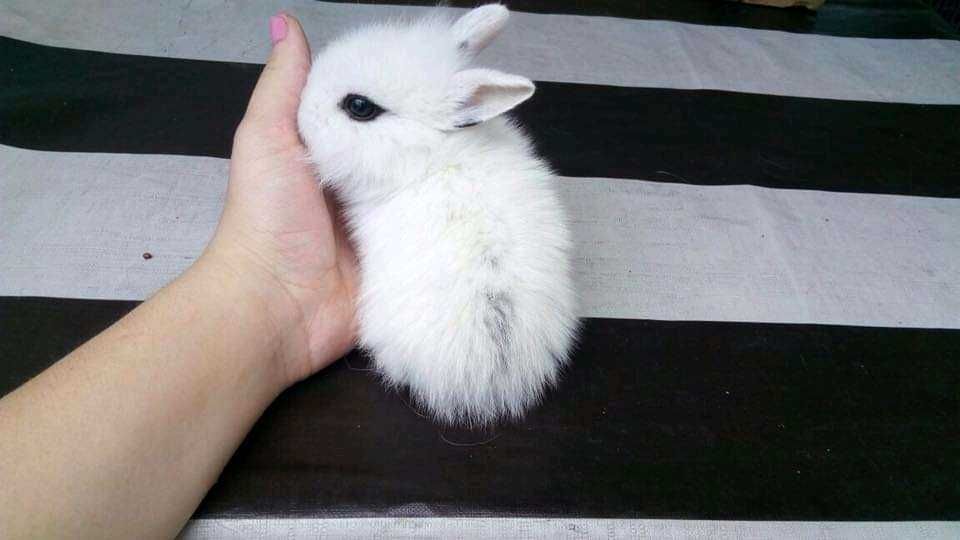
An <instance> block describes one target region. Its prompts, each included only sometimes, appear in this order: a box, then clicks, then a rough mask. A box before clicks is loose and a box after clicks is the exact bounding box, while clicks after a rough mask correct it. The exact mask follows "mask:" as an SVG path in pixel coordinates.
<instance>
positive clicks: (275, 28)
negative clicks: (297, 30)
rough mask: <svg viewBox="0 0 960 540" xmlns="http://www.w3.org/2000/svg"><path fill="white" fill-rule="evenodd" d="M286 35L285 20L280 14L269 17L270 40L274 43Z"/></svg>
mask: <svg viewBox="0 0 960 540" xmlns="http://www.w3.org/2000/svg"><path fill="white" fill-rule="evenodd" d="M285 37H287V20H286V19H284V18H283V16H282V15H274V16H273V17H270V41H271V42H272V43H273V44H274V45H276V44H277V43H279V42H280V41H282V40H283V38H285Z"/></svg>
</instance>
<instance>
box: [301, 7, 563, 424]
mask: <svg viewBox="0 0 960 540" xmlns="http://www.w3.org/2000/svg"><path fill="white" fill-rule="evenodd" d="M508 15H509V12H508V11H507V9H506V8H504V7H503V6H501V5H498V4H490V5H485V6H482V7H479V8H476V9H474V10H472V11H469V12H467V13H466V14H465V15H463V16H462V17H461V18H460V19H458V20H456V21H455V22H452V23H451V21H449V20H446V19H445V18H444V17H443V16H442V15H441V14H440V13H439V12H434V13H433V14H431V15H429V16H427V17H425V18H423V19H420V20H416V21H412V22H399V21H391V22H384V23H380V24H376V25H372V26H368V27H364V28H360V29H358V30H355V31H353V32H351V33H349V34H347V35H345V36H343V37H341V38H340V39H338V40H336V41H334V42H332V43H330V44H328V45H327V46H326V47H325V48H324V49H323V50H322V51H321V52H320V53H319V54H318V55H317V56H316V59H315V60H314V62H313V67H312V69H311V71H310V75H309V78H308V80H307V85H306V87H305V88H304V91H303V95H302V102H301V105H300V110H299V116H298V122H299V126H300V132H301V135H302V137H303V140H304V142H305V143H306V145H307V148H308V150H309V153H310V160H311V161H312V163H313V164H314V165H315V167H316V171H317V173H318V175H319V178H320V181H321V183H322V185H323V186H324V187H326V188H329V189H332V190H333V192H334V193H335V194H336V196H337V197H338V199H339V200H340V201H341V203H342V204H343V206H344V209H345V219H346V221H347V226H348V229H349V231H350V234H351V237H352V239H353V241H354V243H355V246H356V248H357V252H358V256H359V259H360V281H361V285H360V298H359V300H358V310H359V311H358V319H359V336H360V339H359V344H360V346H361V347H362V348H364V349H366V350H367V351H368V352H370V353H372V355H373V357H374V364H375V366H376V368H377V370H378V371H379V372H380V373H381V374H382V376H383V377H384V378H385V380H386V381H387V382H388V383H390V384H391V385H393V386H396V387H407V388H409V390H410V393H411V395H412V396H413V398H414V399H415V400H416V402H417V403H418V404H420V405H421V406H423V407H424V408H425V409H426V410H428V411H429V412H431V413H432V414H433V415H434V416H435V417H436V418H437V419H439V420H440V421H442V422H445V423H450V424H466V425H483V424H490V423H493V422H495V421H497V420H501V419H519V418H520V417H522V415H523V414H524V412H526V411H527V409H529V408H530V407H531V406H533V405H535V404H536V403H537V402H538V401H539V399H540V398H541V396H542V395H543V393H544V390H545V389H546V388H547V387H549V386H551V385H553V384H554V383H555V382H556V381H557V377H558V372H559V370H560V369H561V367H562V366H563V365H564V363H565V362H566V361H567V358H568V355H569V353H570V348H571V346H572V344H573V341H574V337H575V333H576V329H577V325H578V321H577V318H576V316H575V314H574V310H575V298H574V292H573V286H572V283H571V269H570V248H571V245H570V244H571V242H570V234H569V232H568V228H567V223H566V217H565V215H564V210H563V208H562V206H561V204H560V201H559V200H558V197H557V194H556V193H555V189H554V184H555V182H556V180H555V178H554V176H553V174H552V173H551V171H550V169H549V167H548V166H547V165H546V164H545V163H544V162H543V161H542V160H541V159H539V158H538V157H536V156H535V155H534V153H533V149H532V148H531V144H530V142H529V140H528V139H527V137H526V136H525V135H524V133H523V132H522V131H521V130H520V128H519V127H517V125H515V124H514V123H512V122H511V121H510V120H508V119H506V118H504V117H503V116H502V115H503V113H505V112H507V111H509V110H510V109H512V108H514V107H516V106H517V105H519V104H520V103H522V102H523V101H525V100H526V99H528V98H529V97H530V96H531V95H532V94H533V91H534V86H533V83H532V82H530V81H529V80H528V79H526V78H524V77H520V76H517V75H510V74H507V73H501V72H499V71H494V70H491V69H476V68H468V67H467V64H468V63H469V62H470V61H471V59H472V58H473V57H474V55H476V54H477V53H478V52H479V51H480V50H481V49H483V48H484V47H485V46H486V45H487V44H489V43H490V41H491V40H492V39H493V38H494V37H495V36H496V35H497V34H498V33H499V32H500V30H501V29H502V28H503V26H504V24H505V23H506V21H507V17H508Z"/></svg>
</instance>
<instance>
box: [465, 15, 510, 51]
mask: <svg viewBox="0 0 960 540" xmlns="http://www.w3.org/2000/svg"><path fill="white" fill-rule="evenodd" d="M509 16H510V12H509V11H508V10H507V8H505V7H503V6H501V5H500V4H487V5H485V6H480V7H478V8H476V9H471V10H470V11H468V12H467V13H466V14H465V15H464V16H462V17H460V18H459V19H457V22H455V23H453V35H454V37H455V38H456V40H457V46H458V47H459V48H460V49H461V50H463V51H465V52H466V53H467V54H469V55H474V54H477V53H478V52H480V51H481V50H483V48H484V47H486V46H487V45H489V44H490V42H491V41H493V38H495V37H497V34H499V33H500V31H501V30H503V27H504V25H506V24H507V18H508V17H509Z"/></svg>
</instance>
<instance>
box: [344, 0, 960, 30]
mask: <svg viewBox="0 0 960 540" xmlns="http://www.w3.org/2000/svg"><path fill="white" fill-rule="evenodd" d="M333 1H335V2H337V3H342V4H394V5H408V6H432V5H436V3H437V2H433V1H431V0H388V1H382V0H333ZM445 3H446V4H448V5H450V6H453V7H465V8H470V7H474V6H477V5H479V4H484V3H489V2H482V1H479V0H452V1H447V2H445ZM504 4H506V5H507V7H509V8H510V9H511V10H514V11H526V12H529V13H566V14H571V15H598V16H605V17H622V18H632V19H659V20H667V21H676V22H683V23H691V24H707V25H711V26H737V27H741V28H754V29H758V30H780V31H784V32H797V33H805V34H823V35H830V36H845V37H870V38H900V39H921V38H945V39H955V38H956V37H957V32H956V30H954V29H953V28H952V27H951V26H950V25H949V24H947V23H946V21H944V20H943V19H941V18H940V17H939V16H937V14H936V13H935V12H934V11H933V10H932V9H930V8H929V7H928V6H925V5H923V4H922V3H920V2H917V1H914V0H829V1H828V2H827V3H826V4H825V5H824V6H823V7H822V8H820V10H819V11H818V12H816V13H814V12H812V11H809V10H806V9H778V8H770V7H762V6H755V5H746V4H741V3H737V2H730V1H721V0H644V1H642V2H641V1H638V0H550V1H544V0H508V1H506V2H504Z"/></svg>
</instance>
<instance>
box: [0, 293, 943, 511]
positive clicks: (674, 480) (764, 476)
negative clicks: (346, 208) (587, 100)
mask: <svg viewBox="0 0 960 540" xmlns="http://www.w3.org/2000/svg"><path fill="white" fill-rule="evenodd" d="M134 305H135V304H134V303H133V302H100V301H84V300H62V299H37V298H0V328H3V329H4V337H3V339H2V340H0V359H3V360H2V362H3V369H2V372H0V375H2V378H0V385H2V386H0V394H2V393H4V392H6V391H9V390H11V389H12V388H13V387H15V386H16V385H18V384H20V383H21V382H23V381H24V380H25V379H26V378H27V377H29V376H31V375H32V374H34V373H36V372H38V371H40V370H41V369H43V368H44V367H46V366H47V365H49V364H50V363H51V362H52V361H54V360H55V359H56V358H58V357H59V356H61V355H63V354H65V353H66V352H67V351H69V350H70V349H71V348H72V347H74V346H76V345H77V344H78V343H80V342H81V341H82V340H84V339H86V338H88V337H90V336H92V335H94V334H95V333H96V332H98V331H99V330H101V329H102V328H103V327H104V326H105V325H106V324H108V323H109V322H110V321H111V320H114V319H116V318H118V317H120V316H122V315H123V314H124V313H126V312H127V311H129V310H130V309H131V308H132V307H133V306H134ZM581 341H582V343H581V345H580V347H579V350H578V351H577V353H576V355H575V357H574V360H573V364H572V366H571V368H570V369H569V370H568V372H567V373H566V375H565V377H564V379H563V382H562V384H561V386H560V388H559V389H558V390H557V391H554V392H552V393H551V394H550V395H549V396H548V397H547V399H546V401H545V403H544V404H543V405H542V406H541V407H540V408H538V409H537V410H536V411H535V412H534V413H533V414H532V415H531V416H530V417H529V418H528V420H527V421H526V422H524V423H523V424H522V425H520V426H509V427H504V428H500V429H499V435H500V436H499V438H497V439H496V440H494V441H492V442H489V443H488V444H485V445H480V446H474V447H454V446H451V445H449V444H447V443H445V442H444V441H443V440H442V439H441V437H440V433H439V432H438V429H437V427H436V426H435V425H434V424H432V423H431V422H429V421H427V420H425V419H422V418H420V417H418V416H417V415H416V414H414V412H412V411H411V410H410V409H408V408H407V406H406V405H405V404H404V402H403V401H402V399H401V398H400V397H399V396H397V395H394V394H391V393H390V392H388V391H386V390H384V388H383V387H382V386H381V385H380V384H379V383H378V382H377V381H376V380H375V378H374V377H373V376H372V375H371V374H370V373H367V372H363V371H353V370H351V369H348V367H347V366H346V365H345V364H344V363H343V362H341V363H338V364H337V365H335V366H334V367H332V368H330V369H327V370H326V371H324V372H323V373H321V374H319V375H317V376H315V377H313V378H311V379H309V380H308V381H306V382H304V383H302V384H299V385H297V386H296V387H294V388H292V389H291V390H289V391H288V392H286V393H285V394H284V395H283V396H281V398H280V399H278V400H277V402H276V403H275V404H274V405H273V406H272V407H271V408H270V409H269V410H268V411H267V413H266V414H265V415H264V416H263V418H262V419H261V421H260V422H259V423H258V424H257V426H256V427H255V429H254V430H253V432H252V433H251V434H250V436H249V437H248V438H247V439H246V441H245V442H244V444H243V445H242V447H241V448H240V450H239V452H238V453H237V455H236V456H235V457H234V459H233V461H232V462H231V463H230V465H229V466H228V467H227V469H226V471H225V472H224V474H223V476H222V477H221V479H220V481H219V483H218V484H217V485H216V486H215V487H214V488H213V490H212V491H211V493H210V494H209V495H208V497H207V499H206V500H205V502H204V503H203V505H202V506H201V508H200V510H199V512H198V515H199V516H203V517H226V516H264V515H275V516H294V515H296V516H327V517H346V516H366V515H393V516H424V515H466V516H470V515H503V516H508V515H532V516H563V517H572V516H585V517H682V518H715V519H777V520H780V519H816V520H854V519H856V520H861V519H864V520H928V519H930V520H934V519H935V520H956V519H960V489H958V487H957V486H960V460H958V459H956V458H957V456H958V455H960V434H958V433H960V432H958V429H957V426H958V423H960V394H958V392H957V388H958V387H960V331H958V330H930V329H905V328H901V329H890V328H861V327H842V326H818V325H782V324H748V323H717V322H658V321H640V320H616V319H590V320H587V321H586V327H585V331H584V333H583V336H582V340H581ZM351 361H352V362H353V363H354V364H355V365H354V368H356V367H358V365H360V364H362V360H361V359H360V358H358V357H357V356H356V355H354V356H352V357H351ZM444 435H445V436H446V438H447V439H449V440H453V441H454V442H461V443H462V442H473V441H477V440H478V439H482V438H483V437H484V436H485V435H478V434H464V433H453V432H447V433H445V434H444Z"/></svg>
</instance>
